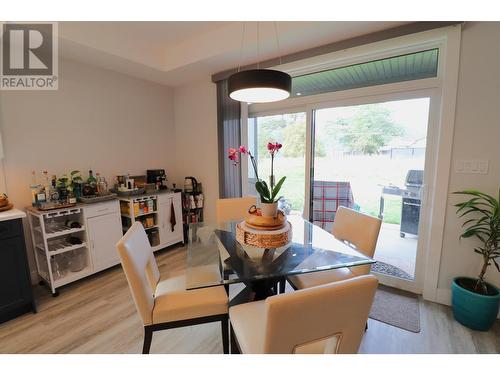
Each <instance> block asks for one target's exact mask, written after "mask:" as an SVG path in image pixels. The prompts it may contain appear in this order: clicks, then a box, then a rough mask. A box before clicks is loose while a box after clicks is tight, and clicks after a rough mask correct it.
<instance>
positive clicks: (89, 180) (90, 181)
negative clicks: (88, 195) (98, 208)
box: [87, 169, 97, 194]
mask: <svg viewBox="0 0 500 375" xmlns="http://www.w3.org/2000/svg"><path fill="white" fill-rule="evenodd" d="M87 183H88V184H89V186H90V187H91V188H92V189H93V190H94V194H95V193H96V192H97V180H96V179H95V177H94V175H93V174H92V169H91V170H89V178H87Z"/></svg>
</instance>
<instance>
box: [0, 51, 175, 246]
mask: <svg viewBox="0 0 500 375" xmlns="http://www.w3.org/2000/svg"><path fill="white" fill-rule="evenodd" d="M59 69H60V72H59V76H60V82H59V90H57V91H53V92H50V91H43V92H42V91H25V92H22V91H16V92H14V91H10V92H7V91H4V92H3V93H2V94H1V96H0V126H1V129H0V130H1V133H2V136H3V145H4V154H5V158H4V160H3V163H4V167H5V168H4V172H5V177H6V182H7V187H6V189H7V193H8V195H9V198H10V199H11V200H12V202H13V203H14V205H15V206H16V207H18V208H23V207H25V206H27V205H30V204H31V197H30V192H29V185H30V183H31V171H32V170H36V171H37V172H38V176H39V177H40V176H41V172H42V171H43V170H48V172H49V173H50V174H56V175H58V176H59V175H61V174H62V173H65V172H68V171H70V170H72V169H78V170H81V171H82V172H84V173H83V174H84V175H85V176H87V174H88V170H89V168H92V169H93V171H94V172H101V174H102V175H103V176H105V177H106V178H107V179H108V181H109V182H112V181H113V179H112V178H113V176H115V175H117V174H123V173H130V174H139V173H141V174H143V173H145V171H146V169H150V168H164V169H165V170H166V171H167V174H169V175H170V174H171V173H172V171H173V169H174V165H175V160H174V158H175V140H174V134H175V133H174V123H173V120H174V118H173V94H172V91H171V89H169V88H167V87H165V86H162V85H158V84H155V83H152V82H147V81H143V80H140V79H136V78H131V77H129V76H126V75H123V74H120V73H115V72H112V71H108V70H104V69H100V68H94V67H91V66H89V65H84V64H80V63H76V62H72V61H61V62H60V65H59ZM0 170H1V168H0ZM0 174H1V173H0ZM1 179H2V176H1V175H0V181H1ZM0 186H1V182H0ZM28 253H29V255H31V250H29V251H28Z"/></svg>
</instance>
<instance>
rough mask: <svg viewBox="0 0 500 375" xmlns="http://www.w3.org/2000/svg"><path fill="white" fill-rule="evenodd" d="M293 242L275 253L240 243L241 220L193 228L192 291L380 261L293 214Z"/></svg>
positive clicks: (190, 247) (189, 264) (189, 273)
mask: <svg viewBox="0 0 500 375" xmlns="http://www.w3.org/2000/svg"><path fill="white" fill-rule="evenodd" d="M288 221H289V222H290V224H291V225H292V231H293V238H292V242H291V243H290V244H288V245H286V246H283V247H280V248H276V249H262V248H257V247H253V246H247V245H242V244H240V243H239V242H237V241H236V225H237V223H236V222H233V223H220V224H213V225H210V224H208V223H197V224H191V225H190V227H189V242H188V249H187V257H188V259H187V270H186V287H187V289H197V288H204V287H210V286H216V285H224V284H232V283H239V282H252V281H258V280H264V279H279V278H283V277H284V276H289V275H298V274H304V273H309V272H317V271H324V270H329V269H336V268H342V267H352V266H359V265H363V264H370V263H375V261H374V260H373V259H371V258H369V257H366V256H365V255H363V254H361V253H360V252H358V251H356V250H355V249H353V248H352V247H351V246H349V245H347V244H346V243H344V242H342V241H340V240H338V239H336V238H335V237H334V236H333V235H332V234H330V233H328V232H326V231H324V230H323V229H321V228H319V227H318V226H316V225H313V224H311V223H310V222H308V221H306V220H304V219H303V218H302V217H300V216H289V217H288Z"/></svg>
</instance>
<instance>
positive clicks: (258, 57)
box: [257, 21, 260, 69]
mask: <svg viewBox="0 0 500 375" xmlns="http://www.w3.org/2000/svg"><path fill="white" fill-rule="evenodd" d="M257 69H260V49H259V21H257Z"/></svg>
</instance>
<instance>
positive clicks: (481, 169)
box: [455, 159, 489, 174]
mask: <svg viewBox="0 0 500 375" xmlns="http://www.w3.org/2000/svg"><path fill="white" fill-rule="evenodd" d="M488 167H489V160H485V159H467V160H465V159H461V160H456V161H455V173H467V174H488Z"/></svg>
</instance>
